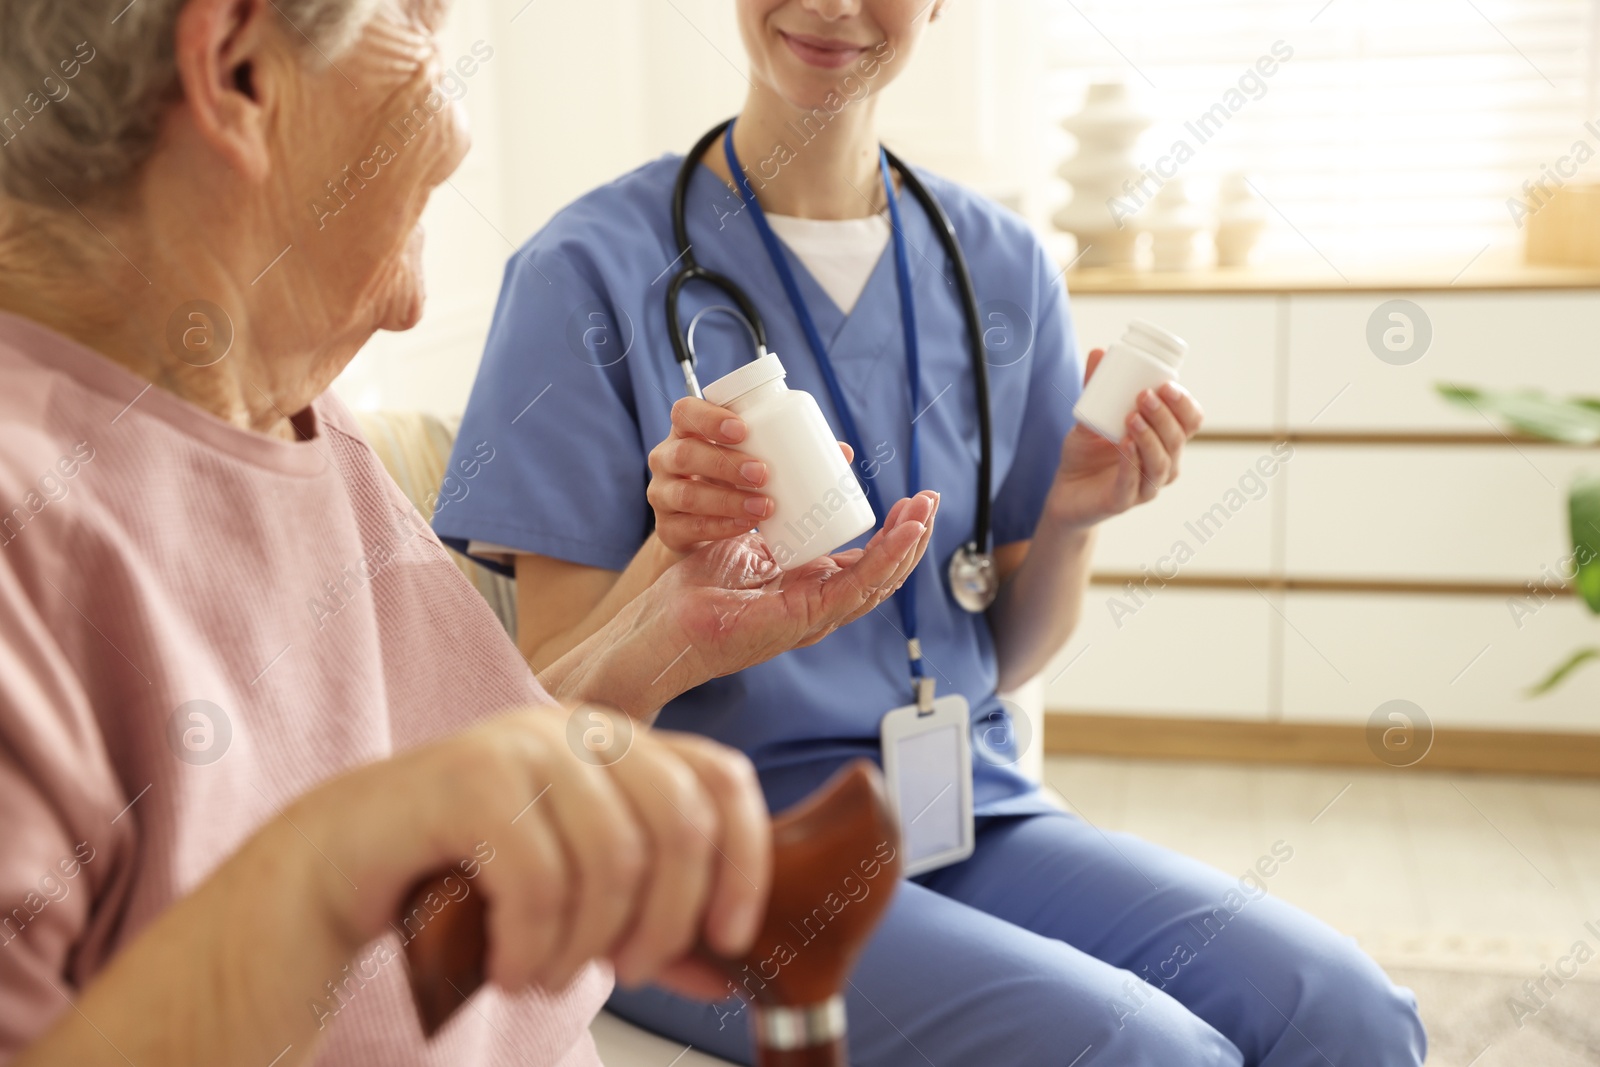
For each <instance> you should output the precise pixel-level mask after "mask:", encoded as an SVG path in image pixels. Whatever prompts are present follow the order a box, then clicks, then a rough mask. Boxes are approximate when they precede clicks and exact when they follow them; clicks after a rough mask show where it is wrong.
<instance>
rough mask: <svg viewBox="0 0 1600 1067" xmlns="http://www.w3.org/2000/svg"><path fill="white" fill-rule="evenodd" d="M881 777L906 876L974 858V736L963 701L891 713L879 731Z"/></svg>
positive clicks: (956, 697) (952, 699) (946, 700)
mask: <svg viewBox="0 0 1600 1067" xmlns="http://www.w3.org/2000/svg"><path fill="white" fill-rule="evenodd" d="M879 735H880V737H881V743H882V746H883V776H884V779H885V781H886V782H887V784H888V787H889V803H890V804H891V805H893V807H894V813H895V816H896V818H897V819H898V820H899V822H900V838H901V844H902V854H903V856H904V862H905V872H906V876H907V877H912V876H914V875H918V874H924V873H926V872H928V871H932V870H937V869H938V868H940V867H945V866H948V865H949V864H952V863H959V862H960V861H961V860H964V859H966V858H967V857H968V856H970V855H972V846H973V838H974V834H973V824H972V734H971V715H970V712H969V710H968V708H967V700H966V698H965V697H963V696H960V695H959V694H951V695H950V696H943V697H939V698H938V699H937V700H935V701H934V702H933V706H932V708H931V709H930V710H929V711H927V712H919V711H918V709H917V706H916V705H915V704H908V705H906V706H905V707H903V708H895V709H894V710H893V711H891V712H889V714H887V715H885V716H884V717H883V723H882V724H881V726H880V727H879Z"/></svg>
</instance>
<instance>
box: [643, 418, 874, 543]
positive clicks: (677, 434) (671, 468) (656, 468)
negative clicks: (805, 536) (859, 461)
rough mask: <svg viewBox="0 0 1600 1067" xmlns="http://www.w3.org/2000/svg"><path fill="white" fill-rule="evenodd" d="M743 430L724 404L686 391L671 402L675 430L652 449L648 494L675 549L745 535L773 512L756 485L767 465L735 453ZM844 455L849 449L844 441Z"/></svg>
mask: <svg viewBox="0 0 1600 1067" xmlns="http://www.w3.org/2000/svg"><path fill="white" fill-rule="evenodd" d="M746 435H747V431H746V429H745V425H744V422H743V421H742V420H740V418H739V416H737V415H735V414H734V413H733V412H731V411H729V410H728V409H727V408H722V407H718V406H717V405H715V404H713V403H711V402H710V401H707V400H699V399H697V398H695V397H692V396H691V397H684V398H683V399H682V400H679V401H678V402H677V403H676V404H674V405H672V432H671V433H670V434H668V435H667V439H666V440H664V441H662V442H661V443H660V444H658V445H656V447H655V448H653V449H651V450H650V457H649V459H650V487H649V489H648V490H647V491H646V496H647V498H648V499H649V501H650V506H651V508H653V509H654V510H655V513H656V537H657V538H659V539H660V541H661V543H662V544H664V545H666V546H667V547H668V548H670V549H672V550H673V551H674V552H677V553H680V554H687V553H690V552H693V551H694V550H695V549H696V548H698V547H699V546H700V545H702V544H704V543H706V542H707V541H720V540H722V539H723V538H725V537H737V536H739V535H740V534H743V533H748V532H749V531H750V530H751V528H752V527H754V526H755V524H756V523H758V522H760V521H761V520H763V519H765V518H767V517H768V516H769V515H771V514H772V498H771V497H769V496H766V495H765V494H763V493H762V492H761V491H760V489H761V486H762V485H764V484H766V480H767V465H766V464H765V463H763V462H762V461H761V459H760V458H759V457H754V456H748V455H745V454H744V453H742V452H739V451H736V449H737V448H738V446H739V444H740V442H742V441H743V440H744V439H745V437H746ZM839 447H840V448H841V449H842V450H843V451H844V456H845V460H846V461H849V460H851V459H853V458H854V455H855V454H854V452H852V451H851V449H850V446H849V445H847V444H845V443H844V442H843V441H841V442H839Z"/></svg>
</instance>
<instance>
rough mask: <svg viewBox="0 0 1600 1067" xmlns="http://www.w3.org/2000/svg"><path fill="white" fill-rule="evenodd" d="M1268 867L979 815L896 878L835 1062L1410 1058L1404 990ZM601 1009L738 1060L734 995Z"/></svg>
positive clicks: (943, 1066) (1413, 1011) (858, 976)
mask: <svg viewBox="0 0 1600 1067" xmlns="http://www.w3.org/2000/svg"><path fill="white" fill-rule="evenodd" d="M1291 862H1292V861H1291ZM1269 866H1270V865H1269ZM1267 884H1270V879H1267V880H1266V881H1262V880H1259V879H1246V880H1245V884H1244V885H1243V886H1241V880H1240V878H1239V877H1237V876H1229V875H1227V874H1224V873H1222V872H1221V871H1218V870H1215V869H1213V868H1211V867H1208V866H1206V865H1205V864H1202V863H1200V862H1198V861H1196V860H1193V859H1190V858H1188V857H1186V856H1182V855H1180V854H1178V853H1176V852H1172V851H1170V850H1168V849H1165V848H1161V847H1158V846H1156V845H1152V844H1149V843H1148V842H1145V841H1141V840H1139V839H1138V838H1136V837H1132V836H1129V835H1127V834H1120V833H1108V832H1105V831H1101V830H1099V829H1097V828H1096V827H1094V826H1091V825H1090V824H1089V823H1087V822H1085V821H1083V820H1082V819H1080V818H1078V817H1076V816H1073V815H1067V814H1065V813H1062V814H1044V815H1029V816H1020V817H996V818H990V819H980V820H979V823H978V838H977V851H976V852H975V853H974V855H973V857H972V858H971V859H970V860H968V861H966V862H965V863H961V864H957V865H955V866H953V867H947V868H945V869H943V870H940V871H934V872H932V873H930V874H927V875H924V876H922V877H920V878H918V879H916V880H915V881H913V882H907V883H905V884H903V885H901V886H900V888H899V891H898V892H897V894H896V897H895V901H894V903H893V905H892V906H891V907H890V909H889V912H888V915H887V916H886V918H885V919H884V922H883V925H882V926H881V927H880V928H879V929H878V931H877V933H876V934H875V935H874V937H873V939H872V941H871V943H870V944H869V946H868V948H867V950H866V952H865V953H864V954H863V956H862V959H861V961H860V964H859V965H858V967H857V969H856V973H855V974H854V975H853V977H852V983H851V986H850V988H849V989H848V1012H849V1020H850V1062H851V1063H852V1064H853V1065H855V1067H890V1065H896V1067H899V1065H913V1067H920V1065H923V1064H928V1065H931V1067H1089V1065H1091V1064H1106V1065H1113V1064H1114V1065H1117V1067H1145V1065H1148V1067H1188V1065H1200V1064H1205V1065H1212V1064H1217V1065H1221V1064H1230V1065H1238V1064H1252V1065H1255V1064H1259V1065H1261V1067H1347V1065H1348V1067H1400V1065H1407V1067H1415V1065H1417V1064H1421V1063H1422V1061H1423V1057H1424V1054H1425V1050H1426V1047H1427V1038H1426V1037H1425V1035H1424V1034H1423V1029H1422V1021H1421V1019H1419V1018H1418V1016H1417V1004H1416V998H1415V997H1413V996H1412V995H1411V993H1410V991H1409V990H1405V989H1400V988H1398V987H1396V986H1395V985H1394V984H1393V983H1391V982H1390V981H1389V979H1388V977H1387V976H1386V975H1385V974H1384V973H1383V971H1382V970H1381V969H1380V968H1379V967H1378V965H1377V964H1376V963H1374V962H1373V961H1372V960H1371V959H1369V958H1368V957H1367V956H1366V955H1365V954H1364V953H1363V952H1361V950H1360V949H1358V948H1357V947H1356V945H1355V943H1354V942H1353V941H1352V940H1351V939H1349V938H1347V937H1344V936H1342V935H1340V934H1338V933H1336V932H1335V931H1334V930H1332V929H1331V928H1330V927H1328V926H1326V925H1325V924H1323V923H1322V922H1320V921H1318V920H1317V919H1314V918H1312V917H1311V916H1310V915H1307V914H1306V913H1305V912H1303V911H1300V910H1299V909H1298V908H1295V907H1292V906H1290V905H1288V904H1285V903H1283V902H1282V901H1280V900H1278V899H1276V898H1275V897H1272V896H1271V895H1269V894H1268V893H1267V892H1266V890H1265V886H1266V885H1267ZM1146 978H1148V980H1146ZM1158 985H1159V986H1160V987H1159V988H1158ZM609 1007H610V1008H611V1010H612V1011H613V1012H615V1013H616V1014H618V1015H620V1016H622V1017H623V1018H625V1019H628V1020H630V1021H632V1022H634V1023H636V1024H638V1025H640V1026H643V1027H645V1028H647V1029H650V1030H654V1031H655V1032H657V1033H659V1034H662V1035H664V1036H666V1037H669V1038H673V1039H675V1040H678V1041H682V1042H684V1043H686V1044H692V1045H694V1046H696V1047H697V1048H701V1049H704V1050H706V1051H708V1052H711V1053H714V1054H715V1055H718V1056H722V1057H724V1058H726V1059H730V1060H734V1061H736V1062H738V1063H745V1064H748V1063H750V1062H751V1050H750V1036H749V1034H750V1030H749V1018H748V1015H749V1012H750V1010H751V1009H750V1008H748V1007H747V1006H745V1005H744V1004H743V1003H742V1002H741V1001H739V1000H738V999H730V1000H728V1001H726V1002H723V1003H721V1004H715V1005H706V1004H701V1003H696V1002H693V1001H688V1000H684V999H682V998H679V997H676V996H673V995H671V994H668V993H664V992H662V991H660V990H657V989H642V990H637V991H632V992H630V991H627V990H622V989H619V990H617V992H616V993H615V994H613V995H612V998H611V1002H610V1005H609Z"/></svg>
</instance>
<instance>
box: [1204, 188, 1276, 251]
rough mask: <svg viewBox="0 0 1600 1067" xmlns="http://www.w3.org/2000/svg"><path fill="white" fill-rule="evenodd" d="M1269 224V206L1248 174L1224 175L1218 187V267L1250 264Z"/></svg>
mask: <svg viewBox="0 0 1600 1067" xmlns="http://www.w3.org/2000/svg"><path fill="white" fill-rule="evenodd" d="M1266 227H1267V205H1266V203H1265V202H1263V201H1262V199H1261V197H1260V196H1258V195H1257V194H1256V191H1255V189H1253V188H1251V186H1250V182H1249V181H1248V180H1247V179H1246V178H1245V176H1244V175H1243V174H1230V175H1228V176H1227V177H1226V178H1224V179H1223V180H1222V183H1221V185H1219V186H1218V188H1217V233H1216V244H1217V266H1219V267H1244V266H1248V265H1249V264H1250V257H1251V255H1252V254H1253V253H1254V252H1255V247H1256V243H1257V242H1258V241H1259V240H1260V239H1261V231H1262V230H1264V229H1266Z"/></svg>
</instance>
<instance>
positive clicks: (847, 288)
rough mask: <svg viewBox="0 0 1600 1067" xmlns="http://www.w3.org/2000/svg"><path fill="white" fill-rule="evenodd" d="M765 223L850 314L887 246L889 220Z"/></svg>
mask: <svg viewBox="0 0 1600 1067" xmlns="http://www.w3.org/2000/svg"><path fill="white" fill-rule="evenodd" d="M767 221H768V222H769V223H771V224H772V232H773V233H775V234H777V235H778V236H779V237H781V238H782V239H783V243H784V244H786V245H788V246H789V250H790V251H791V252H793V253H794V254H795V255H796V256H797V257H799V259H800V262H801V263H804V264H805V266H806V270H808V271H810V272H811V276H812V277H813V278H815V279H816V280H817V284H819V285H821V286H822V291H823V292H825V293H827V294H828V297H829V299H831V300H832V301H833V302H834V303H835V304H838V305H839V310H840V311H843V312H844V313H845V314H846V315H848V314H850V312H851V310H852V309H854V308H855V306H856V301H857V300H859V299H861V292H862V290H864V289H865V288H866V287H867V280H868V279H869V278H871V277H872V271H873V268H875V267H876V266H877V265H878V260H879V259H880V258H882V256H883V250H884V248H886V247H887V246H888V244H889V220H888V219H887V218H885V217H884V216H883V215H869V216H867V217H866V218H864V219H802V218H796V217H795V216H793V215H768V216H767Z"/></svg>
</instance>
